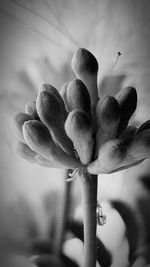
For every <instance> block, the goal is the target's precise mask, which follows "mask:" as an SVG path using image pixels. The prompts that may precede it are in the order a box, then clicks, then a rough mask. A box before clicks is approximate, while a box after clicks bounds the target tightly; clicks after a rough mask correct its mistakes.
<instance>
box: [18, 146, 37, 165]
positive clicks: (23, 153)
mask: <svg viewBox="0 0 150 267" xmlns="http://www.w3.org/2000/svg"><path fill="white" fill-rule="evenodd" d="M15 149H16V152H17V154H18V155H19V156H20V157H21V158H23V159H25V160H27V161H30V162H32V163H35V162H37V160H36V156H37V155H38V154H37V153H36V152H35V151H33V150H32V149H31V148H30V147H29V146H28V145H27V144H25V143H22V142H21V141H19V142H18V143H17V144H16V146H15Z"/></svg>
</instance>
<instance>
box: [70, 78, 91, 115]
mask: <svg viewBox="0 0 150 267" xmlns="http://www.w3.org/2000/svg"><path fill="white" fill-rule="evenodd" d="M66 101H67V106H68V107H69V112H70V111H72V110H74V109H80V110H83V111H85V112H87V113H88V114H89V115H90V114H91V100H90V95H89V92H88V90H87V88H86V86H85V84H84V83H83V82H82V81H81V80H79V79H75V80H72V81H71V82H70V83H69V85H68V87H67V92H66Z"/></svg>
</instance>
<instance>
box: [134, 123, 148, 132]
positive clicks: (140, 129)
mask: <svg viewBox="0 0 150 267" xmlns="http://www.w3.org/2000/svg"><path fill="white" fill-rule="evenodd" d="M148 129H150V120H147V121H145V122H144V123H142V124H141V125H140V127H139V128H138V129H137V131H136V134H139V133H141V132H143V131H144V130H148Z"/></svg>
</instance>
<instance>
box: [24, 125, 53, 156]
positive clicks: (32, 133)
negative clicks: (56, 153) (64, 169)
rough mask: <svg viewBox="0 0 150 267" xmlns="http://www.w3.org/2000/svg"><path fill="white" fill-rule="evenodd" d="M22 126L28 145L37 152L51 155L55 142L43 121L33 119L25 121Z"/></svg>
mask: <svg viewBox="0 0 150 267" xmlns="http://www.w3.org/2000/svg"><path fill="white" fill-rule="evenodd" d="M22 128H23V135H24V139H25V140H26V142H27V144H28V146H29V147H30V148H31V149H32V150H34V151H35V152H37V153H39V154H42V155H44V156H46V157H49V150H50V146H52V145H53V142H52V139H51V136H50V133H49V130H48V129H47V127H46V126H45V125H44V124H43V123H42V122H39V121H36V120H32V121H28V122H25V123H24V125H23V127H22Z"/></svg>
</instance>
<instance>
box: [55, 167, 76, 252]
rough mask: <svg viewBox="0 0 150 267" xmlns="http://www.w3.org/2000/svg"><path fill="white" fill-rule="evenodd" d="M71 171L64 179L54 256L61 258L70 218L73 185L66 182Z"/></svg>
mask: <svg viewBox="0 0 150 267" xmlns="http://www.w3.org/2000/svg"><path fill="white" fill-rule="evenodd" d="M69 172H70V170H68V171H66V173H65V177H63V179H64V192H63V199H61V201H60V205H59V211H58V217H57V230H56V236H55V244H54V254H55V255H57V256H60V255H61V253H62V246H63V241H64V237H65V227H66V222H67V220H68V216H69V208H70V204H71V185H72V183H69V182H66V178H68V174H69Z"/></svg>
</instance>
